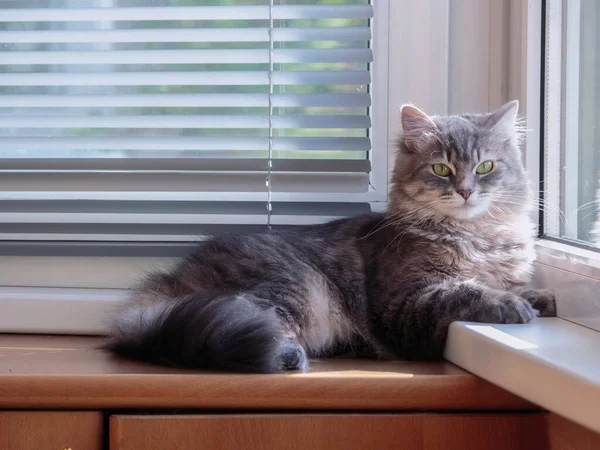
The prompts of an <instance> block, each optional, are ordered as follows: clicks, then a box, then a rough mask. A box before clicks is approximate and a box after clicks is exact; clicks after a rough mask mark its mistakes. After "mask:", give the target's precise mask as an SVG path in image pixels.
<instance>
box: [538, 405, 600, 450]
mask: <svg viewBox="0 0 600 450" xmlns="http://www.w3.org/2000/svg"><path fill="white" fill-rule="evenodd" d="M546 420H547V422H548V438H549V443H550V446H549V448H550V450H598V449H600V435H599V434H597V433H595V432H593V431H591V430H588V429H587V428H584V427H582V426H580V425H577V424H576V423H573V422H571V421H569V420H567V419H564V418H562V417H560V416H557V415H556V414H548V415H547V416H546Z"/></svg>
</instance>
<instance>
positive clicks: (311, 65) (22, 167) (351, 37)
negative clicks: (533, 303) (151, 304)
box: [0, 0, 425, 334]
mask: <svg viewBox="0 0 600 450" xmlns="http://www.w3.org/2000/svg"><path fill="white" fill-rule="evenodd" d="M0 3H1V5H0V30H1V31H0V42H2V48H1V49H0V115H1V120H0V172H1V173H0V311H1V313H0V331H3V332H46V333H48V332H58V333H77V334H81V333H102V332H103V330H104V323H103V319H102V317H104V314H105V313H106V311H107V308H109V307H110V306H111V305H112V304H113V303H115V302H119V301H122V299H123V296H124V294H125V291H124V289H127V288H129V287H130V286H131V285H132V284H134V283H135V282H136V281H137V280H138V279H139V277H140V276H141V275H142V273H143V272H145V271H147V270H150V269H155V268H158V267H165V266H168V265H170V264H172V263H173V262H174V261H175V257H178V256H182V255H184V254H185V253H186V252H187V251H188V250H189V248H190V247H191V245H192V244H193V241H196V240H198V239H202V237H203V236H205V235H215V234H219V233H230V232H238V231H256V230H264V229H267V227H273V228H277V227H285V226H289V225H293V224H305V223H317V222H323V221H327V220H330V219H335V218H340V217H344V216H347V215H353V214H357V213H361V212H367V211H371V210H377V209H382V208H384V207H385V203H386V201H387V180H388V164H387V160H388V146H391V147H393V143H392V144H390V142H391V140H390V139H389V138H390V135H389V134H388V116H389V114H388V83H387V80H388V11H389V8H390V4H389V1H388V0H371V1H370V0H6V1H2V2H0ZM375 12H376V13H375ZM396 14H397V13H396ZM424 32H425V30H424ZM376 56H377V57H376ZM398 104H399V103H398ZM396 107H397V105H396Z"/></svg>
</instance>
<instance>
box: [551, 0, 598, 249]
mask: <svg viewBox="0 0 600 450" xmlns="http://www.w3.org/2000/svg"><path fill="white" fill-rule="evenodd" d="M599 77H600V2H597V1H596V0H580V1H577V2H563V1H560V0H559V1H550V2H548V16H547V36H546V111H545V115H546V121H545V136H546V138H545V175H544V179H545V181H544V200H543V209H544V213H545V214H544V217H545V220H544V228H545V232H546V234H548V235H551V236H555V237H560V238H564V239H569V240H574V241H579V242H581V243H583V244H587V245H593V246H596V247H600V84H599V83H600V82H599V81H598V80H599Z"/></svg>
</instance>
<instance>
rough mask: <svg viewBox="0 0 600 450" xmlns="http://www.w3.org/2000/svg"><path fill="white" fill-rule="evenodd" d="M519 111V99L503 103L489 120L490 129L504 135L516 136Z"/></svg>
mask: <svg viewBox="0 0 600 450" xmlns="http://www.w3.org/2000/svg"><path fill="white" fill-rule="evenodd" d="M518 111H519V101H518V100H513V101H511V102H508V103H506V104H504V105H502V106H501V107H500V108H498V109H497V110H496V111H494V112H493V113H492V114H490V117H489V118H488V120H487V126H488V128H489V129H490V130H492V131H494V132H495V133H498V134H501V135H503V136H514V135H515V133H516V132H517V129H516V125H517V112H518Z"/></svg>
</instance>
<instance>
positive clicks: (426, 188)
mask: <svg viewBox="0 0 600 450" xmlns="http://www.w3.org/2000/svg"><path fill="white" fill-rule="evenodd" d="M517 108H518V103H517V102H516V101H514V102H510V103H507V104H506V105H504V106H502V107H501V108H500V109H499V110H497V111H495V112H494V113H491V114H481V115H462V116H446V117H436V116H431V117H430V116H427V115H426V114H425V113H423V112H422V111H420V110H419V109H417V108H415V107H414V106H410V105H407V106H404V107H403V108H402V110H401V123H402V129H403V134H402V138H401V140H400V142H399V146H398V154H397V162H396V166H395V170H394V174H393V187H392V190H391V195H390V208H389V212H387V213H385V214H367V215H363V216H358V217H351V218H346V219H341V220H336V221H333V222H330V223H326V224H322V225H312V226H302V227H294V228H292V229H290V230H285V231H269V232H264V233H258V234H249V235H236V236H223V237H217V238H213V239H210V240H207V241H205V242H202V243H201V244H199V246H198V247H197V249H196V250H195V251H194V252H193V253H192V254H191V255H190V256H189V257H187V258H186V259H184V260H183V261H181V263H180V264H179V265H178V266H177V267H175V268H174V269H173V270H171V271H170V272H166V273H156V274H152V275H150V276H149V277H148V279H147V280H146V281H145V282H144V283H143V285H142V286H141V287H140V288H139V289H137V290H136V291H135V293H134V294H133V296H132V298H131V299H130V301H129V302H128V303H127V304H126V305H125V306H124V308H123V309H122V310H120V311H119V312H118V314H116V315H115V317H114V320H113V324H112V325H113V329H112V332H111V338H110V340H109V343H108V344H107V348H109V349H111V350H112V351H114V352H116V353H117V354H120V355H123V356H127V357H132V358H136V359H142V360H146V361H150V362H154V363H158V364H167V365H172V366H176V367H191V368H211V369H223V370H237V371H246V372H277V371H281V370H294V369H301V370H305V369H306V368H307V355H308V356H310V357H321V356H331V355H336V354H340V353H342V352H348V351H352V352H354V353H355V354H358V355H363V356H370V357H377V358H401V359H412V360H415V359H417V360H426V359H439V358H441V357H442V354H443V347H444V342H445V338H446V334H447V329H448V325H449V324H450V323H451V322H452V321H455V320H466V321H475V322H489V323H526V322H529V321H530V320H532V319H533V318H534V317H535V316H536V315H541V316H550V315H554V313H555V306H554V298H553V296H552V294H550V293H549V292H546V291H538V290H533V289H530V288H527V287H526V284H527V283H528V281H529V278H530V273H531V271H532V262H533V260H534V256H535V255H534V250H533V243H534V227H533V224H532V222H531V220H530V218H529V212H530V210H531V206H532V202H531V200H530V194H529V184H528V181H527V178H526V175H525V170H524V168H523V165H522V162H521V154H520V152H519V149H518V137H519V133H518V127H517V123H516V117H517Z"/></svg>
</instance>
